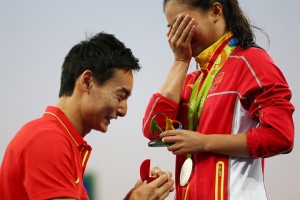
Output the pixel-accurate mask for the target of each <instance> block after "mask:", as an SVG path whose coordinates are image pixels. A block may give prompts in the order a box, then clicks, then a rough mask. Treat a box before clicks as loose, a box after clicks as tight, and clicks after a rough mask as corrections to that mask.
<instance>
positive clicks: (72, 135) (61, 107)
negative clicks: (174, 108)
mask: <svg viewBox="0 0 300 200" xmlns="http://www.w3.org/2000/svg"><path fill="white" fill-rule="evenodd" d="M139 69H140V66H139V63H138V59H137V58H135V57H134V56H133V54H132V52H131V50H130V49H128V48H126V47H125V45H124V44H123V43H122V42H120V41H119V40H118V39H117V38H115V37H114V36H113V35H111V34H106V33H103V32H102V33H99V34H97V35H95V36H93V37H92V38H90V39H89V40H86V41H83V42H81V43H79V44H77V45H75V46H74V47H73V48H72V49H71V50H70V52H69V53H68V55H67V56H66V58H65V61H64V63H63V66H62V74H61V86H60V91H59V100H58V102H57V104H56V106H55V107H54V106H48V107H47V108H46V111H45V113H44V115H43V116H42V117H41V118H39V119H36V120H33V121H31V122H29V123H27V124H26V125H24V126H23V127H22V128H21V129H20V130H19V132H18V133H17V134H16V135H15V137H14V138H13V139H12V141H11V142H10V144H9V145H8V147H7V149H6V152H5V155H4V158H3V162H2V164H1V171H0V199H1V200H2V199H3V200H9V199H13V200H16V199H17V200H23V199H31V200H39V199H82V200H85V199H88V195H87V192H86V190H85V188H84V186H83V182H82V178H83V174H84V170H85V166H86V163H87V161H88V158H89V155H90V152H91V147H90V146H89V145H88V144H87V143H86V142H85V141H84V140H83V138H84V136H85V135H86V134H88V133H89V132H90V131H91V130H92V129H93V130H98V131H101V132H106V131H107V128H108V125H109V124H110V121H111V120H112V119H117V118H118V117H119V116H120V117H123V116H125V115H126V113H127V99H128V97H129V96H130V94H131V91H132V87H133V74H132V71H133V70H136V71H138V70H139ZM152 175H153V176H157V179H156V180H154V181H152V182H150V183H147V182H142V181H141V180H139V181H138V182H137V183H136V185H135V187H134V188H133V189H131V190H130V192H129V193H128V195H127V196H126V197H125V198H126V199H131V200H134V199H139V200H141V199H164V198H165V197H167V196H168V194H169V193H170V192H171V191H173V190H174V188H173V180H172V179H171V178H170V177H171V175H170V173H164V172H162V171H161V170H160V169H159V168H155V169H153V170H152Z"/></svg>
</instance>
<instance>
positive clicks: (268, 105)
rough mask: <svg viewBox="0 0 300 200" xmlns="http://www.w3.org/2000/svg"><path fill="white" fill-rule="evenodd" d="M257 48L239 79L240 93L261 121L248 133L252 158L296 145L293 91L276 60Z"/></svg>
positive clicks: (286, 151) (282, 150)
mask: <svg viewBox="0 0 300 200" xmlns="http://www.w3.org/2000/svg"><path fill="white" fill-rule="evenodd" d="M258 51H260V52H258V53H257V52H256V53H255V54H254V55H256V56H255V57H254V56H253V57H252V58H251V56H249V57H247V62H246V65H247V67H246V68H245V69H246V70H245V71H244V72H241V80H240V81H239V83H240V86H239V88H243V89H241V90H240V92H241V95H242V96H246V97H247V99H248V102H244V105H246V107H247V108H248V111H249V114H250V116H252V117H254V118H256V119H257V120H258V121H259V122H260V125H259V127H256V128H252V129H250V130H249V131H248V133H247V144H248V150H249V155H250V156H251V157H253V158H259V157H260V158H261V157H270V156H274V155H277V154H283V153H289V152H291V150H292V149H293V144H294V123H293V118H292V114H293V112H294V106H293V105H292V103H291V102H290V99H291V96H292V93H291V91H290V89H289V86H288V84H287V82H286V80H285V78H284V76H283V74H282V73H281V71H280V70H279V69H278V67H277V66H276V65H275V64H274V62H273V60H272V59H271V58H270V57H269V56H268V55H267V53H266V52H264V51H263V50H258ZM258 54H259V55H260V56H257V55H258ZM243 73H251V76H247V75H245V74H243ZM247 104H248V105H247Z"/></svg>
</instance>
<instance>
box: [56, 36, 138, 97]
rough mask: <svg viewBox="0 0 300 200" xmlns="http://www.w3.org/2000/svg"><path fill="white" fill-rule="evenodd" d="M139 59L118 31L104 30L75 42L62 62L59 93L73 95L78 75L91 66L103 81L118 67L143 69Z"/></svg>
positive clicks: (98, 78)
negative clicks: (113, 33) (118, 37)
mask: <svg viewBox="0 0 300 200" xmlns="http://www.w3.org/2000/svg"><path fill="white" fill-rule="evenodd" d="M140 68H141V67H140V65H139V60H138V59H137V58H135V57H134V56H133V54H132V52H131V50H130V49H129V48H127V47H126V46H125V45H124V44H123V43H122V42H121V41H119V40H118V39H117V38H116V37H115V36H114V35H112V34H107V33H104V32H101V33H98V34H96V35H95V36H93V37H90V38H88V39H87V40H85V41H82V42H80V43H79V44H77V45H75V46H74V47H73V48H72V49H71V50H70V52H69V53H68V54H67V56H66V57H65V60H64V63H63V65H62V73H61V85H60V91H59V97H61V96H64V95H65V96H71V95H72V93H73V90H74V87H75V82H76V79H77V78H78V77H79V76H80V75H81V74H82V73H83V72H84V71H85V70H90V71H91V72H92V73H93V75H94V76H95V78H96V79H97V81H98V83H99V84H103V83H104V82H105V81H106V80H108V79H110V78H111V77H112V76H113V75H114V72H115V69H124V70H128V71H129V70H136V71H139V70H140Z"/></svg>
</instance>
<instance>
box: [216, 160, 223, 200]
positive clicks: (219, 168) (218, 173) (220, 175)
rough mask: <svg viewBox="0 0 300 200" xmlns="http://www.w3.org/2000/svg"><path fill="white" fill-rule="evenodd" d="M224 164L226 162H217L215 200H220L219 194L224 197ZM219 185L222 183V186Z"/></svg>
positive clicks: (221, 199)
mask: <svg viewBox="0 0 300 200" xmlns="http://www.w3.org/2000/svg"><path fill="white" fill-rule="evenodd" d="M224 166H225V164H224V162H223V161H219V162H217V164H216V183H215V184H216V185H215V200H219V196H220V197H221V198H220V200H223V199H224V171H225V167H224ZM220 179H221V183H220V182H219V180H220ZM219 185H221V188H219ZM219 191H220V194H219Z"/></svg>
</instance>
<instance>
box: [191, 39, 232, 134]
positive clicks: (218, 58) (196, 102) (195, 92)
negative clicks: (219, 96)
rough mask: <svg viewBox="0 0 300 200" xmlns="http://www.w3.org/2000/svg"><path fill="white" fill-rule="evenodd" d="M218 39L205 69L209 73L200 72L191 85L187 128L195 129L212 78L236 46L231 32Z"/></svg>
mask: <svg viewBox="0 0 300 200" xmlns="http://www.w3.org/2000/svg"><path fill="white" fill-rule="evenodd" d="M220 40H221V43H220V45H219V46H218V48H217V49H216V50H215V51H214V53H213V55H212V57H211V59H210V62H209V65H208V66H207V69H210V70H209V73H208V74H207V75H206V78H205V75H204V73H202V74H201V75H200V76H199V77H198V79H197V80H196V82H195V84H194V86H193V89H192V93H191V97H190V102H189V111H188V128H189V130H193V131H196V130H197V127H198V123H199V119H200V115H201V112H202V109H203V106H204V103H205V100H206V97H207V94H208V92H209V89H210V87H211V85H212V83H213V80H214V78H215V76H216V75H217V74H218V72H219V71H220V69H221V68H222V66H223V65H224V63H225V61H226V60H227V58H228V57H229V56H230V54H231V53H232V52H233V50H234V49H235V47H236V46H235V45H232V44H231V41H234V40H235V39H234V38H232V34H227V35H224V36H223V37H222V38H221V39H220ZM203 78H205V80H204V82H203V85H202V87H201V88H200V91H199V87H200V83H201V81H203Z"/></svg>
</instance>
